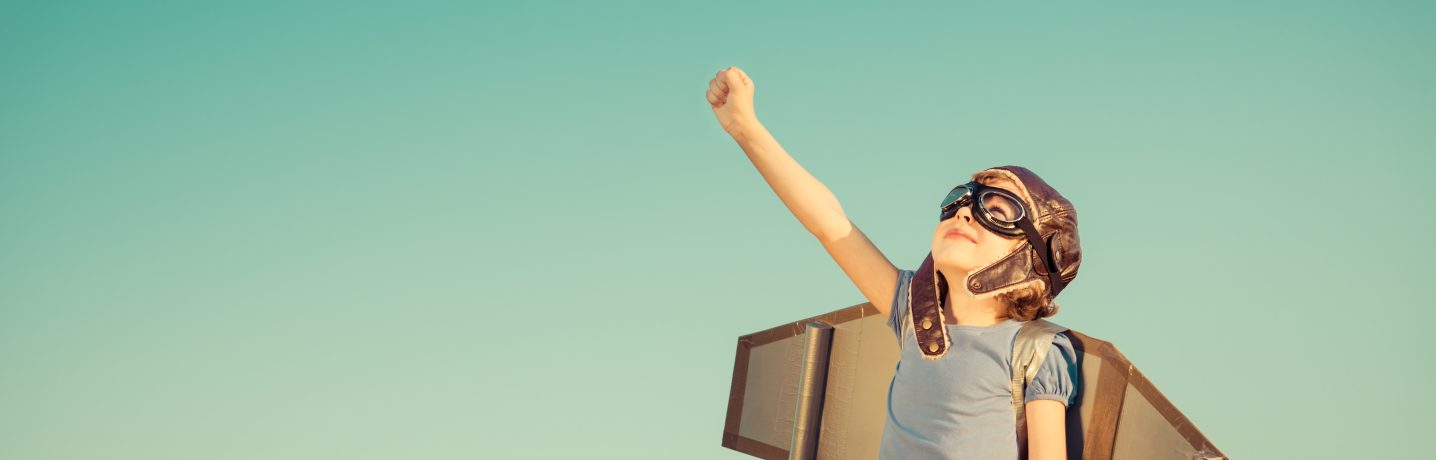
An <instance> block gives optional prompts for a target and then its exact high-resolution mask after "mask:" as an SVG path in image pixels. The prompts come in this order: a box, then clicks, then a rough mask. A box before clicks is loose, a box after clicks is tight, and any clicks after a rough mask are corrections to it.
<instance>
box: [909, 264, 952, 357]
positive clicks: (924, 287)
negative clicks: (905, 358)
mask: <svg viewBox="0 0 1436 460" xmlns="http://www.w3.org/2000/svg"><path fill="white" fill-rule="evenodd" d="M911 283H912V284H911V286H910V288H911V289H912V291H911V294H910V295H909V296H908V312H909V313H911V315H910V317H911V318H912V331H913V334H914V335H915V336H916V339H917V345H918V350H919V351H921V352H922V357H923V358H924V359H929V360H935V359H938V358H941V357H943V355H945V354H947V349H948V347H949V346H951V344H952V342H951V338H949V337H948V336H947V319H946V318H945V317H944V315H943V314H942V308H943V302H944V301H946V300H947V290H948V289H949V285H948V283H947V277H946V276H945V275H943V274H942V272H939V271H937V266H936V265H935V264H934V263H933V260H932V253H931V252H928V254H927V258H926V259H923V261H922V266H920V267H918V269H917V273H916V274H914V275H913V279H912V281H911Z"/></svg>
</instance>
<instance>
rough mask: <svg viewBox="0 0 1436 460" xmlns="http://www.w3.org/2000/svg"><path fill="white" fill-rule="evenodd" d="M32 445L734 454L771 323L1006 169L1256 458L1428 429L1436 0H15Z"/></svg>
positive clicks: (1364, 448)
mask: <svg viewBox="0 0 1436 460" xmlns="http://www.w3.org/2000/svg"><path fill="white" fill-rule="evenodd" d="M4 11H5V13H4V14H3V15H0V63H3V64H0V369H4V372H3V373H0V458H6V459H101V458H103V459H146V460H156V459H193V458H205V459H214V460H222V459H260V458H262V459H314V458H343V459H392V458H422V459H440V458H444V459H447V458H454V459H457V458H496V459H497V458H670V457H681V458H695V459H737V458H744V457H743V456H742V455H740V454H738V453H736V452H733V451H729V450H727V449H724V448H722V447H720V445H719V442H720V439H721V433H722V427H723V419H724V413H725V410H726V403H727V397H728V390H729V376H730V373H731V372H732V367H733V353H734V348H735V347H734V345H735V342H736V339H737V337H738V336H740V335H743V334H748V333H751V332H755V331H758V330H762V329H766V328H768V327H771V326H774V325H777V324H779V323H782V322H786V321H792V320H795V319H799V318H803V317H806V316H811V315H816V314H819V313H824V312H827V311H830V310H834V309H837V308H841V307H846V306H849V305H853V304H857V303H861V302H863V301H864V300H863V299H862V297H861V294H860V293H859V292H858V291H857V289H856V288H854V287H853V286H852V284H851V282H850V281H849V280H848V279H847V278H846V276H845V275H844V274H843V272H842V271H841V270H839V269H838V267H837V266H836V265H835V264H834V263H833V262H832V259H831V258H830V257H829V256H828V255H827V254H826V253H825V252H824V251H823V249H822V247H821V246H820V245H819V244H818V242H817V241H816V240H815V239H814V238H813V237H812V236H811V235H809V234H808V233H807V232H806V231H805V230H804V229H803V227H802V226H801V225H799V224H798V222H797V220H796V219H794V218H793V216H792V215H791V214H789V213H788V211H787V209H786V208H784V207H783V205H782V203H781V202H779V201H778V199H777V198H776V196H775V195H773V193H772V191H771V190H770V189H769V188H768V186H767V184H766V183H764V182H763V180H762V178H761V177H760V176H759V175H758V173H757V171H756V170H755V169H754V168H753V167H752V165H751V164H750V163H749V162H748V160H747V158H746V157H745V156H744V155H743V153H742V151H741V150H740V149H739V148H738V147H737V145H736V144H735V143H734V142H733V141H732V140H731V139H730V138H728V137H727V135H726V134H724V133H723V131H722V130H721V129H720V128H719V127H718V125H717V123H716V121H715V120H714V117H713V114H712V112H711V111H710V109H709V107H708V104H707V102H706V101H705V100H704V94H703V93H704V91H705V90H706V88H707V83H708V79H709V78H711V77H712V76H713V74H714V73H715V72H717V71H718V70H720V69H722V68H725V67H727V66H739V67H742V68H743V69H744V70H745V71H747V72H748V74H749V75H750V76H752V77H753V79H754V81H755V83H756V85H757V96H756V106H757V111H758V114H759V117H760V118H761V119H762V120H763V122H764V123H765V125H766V126H767V127H768V128H769V130H770V131H772V132H773V133H774V134H775V135H776V137H777V138H778V140H779V141H780V142H781V143H782V144H783V146H784V147H785V148H786V149H787V150H788V151H789V152H790V153H791V154H792V155H793V157H794V158H796V159H797V160H798V161H799V162H800V163H802V164H803V165H804V166H805V167H807V168H808V170H809V171H811V172H812V173H813V174H814V175H815V176H817V177H818V178H819V179H821V180H822V181H823V182H824V183H825V184H826V185H827V186H828V187H829V188H830V189H831V190H832V191H833V192H834V193H835V194H836V195H837V196H838V198H839V200H841V202H842V203H843V205H844V208H845V210H846V211H847V213H848V215H849V217H850V218H852V220H853V221H854V222H855V223H857V225H858V226H859V227H861V228H862V229H863V231H864V232H866V233H867V234H868V235H869V237H871V238H872V240H873V241H874V242H875V243H876V244H877V245H878V246H879V247H880V248H881V249H882V250H883V251H884V252H885V253H886V254H887V255H888V257H889V258H890V259H891V260H892V261H893V262H894V263H895V264H897V265H898V266H899V267H902V268H907V269H912V268H916V267H917V265H918V264H919V263H920V262H921V261H922V259H923V257H924V256H926V254H927V251H928V245H929V243H930V239H931V232H932V229H933V226H934V225H935V224H936V222H935V220H936V219H935V211H936V210H935V207H936V205H937V202H938V201H939V200H940V199H941V198H942V197H943V195H944V194H945V193H946V192H947V190H948V189H949V188H950V187H952V186H953V185H955V184H956V183H957V182H960V181H965V180H966V177H967V175H968V174H970V173H971V172H973V171H975V170H978V169H982V168H985V167H989V166H995V165H1001V164H1020V165H1025V166H1027V167H1029V168H1031V169H1032V170H1034V171H1036V172H1037V173H1039V174H1041V175H1042V177H1043V178H1044V179H1046V180H1047V181H1048V182H1050V183H1051V184H1053V185H1054V186H1055V187H1056V188H1057V189H1058V190H1061V191H1062V192H1063V194H1064V195H1066V196H1067V197H1068V198H1069V199H1070V200H1071V201H1072V202H1073V203H1074V204H1075V206H1076V208H1077V210H1078V212H1079V215H1080V218H1081V231H1082V233H1081V235H1082V245H1083V249H1084V262H1083V265H1082V269H1081V276H1079V277H1078V279H1077V280H1076V281H1075V282H1074V283H1073V284H1072V285H1071V286H1070V287H1069V288H1068V289H1067V290H1066V291H1064V292H1063V295H1062V296H1061V297H1060V298H1059V301H1060V302H1061V305H1062V310H1061V313H1060V314H1059V315H1058V316H1056V317H1054V318H1053V320H1054V321H1057V322H1059V323H1061V324H1063V325H1066V326H1069V327H1072V328H1074V329H1077V330H1079V331H1083V332H1085V333H1087V334H1089V335H1092V336H1094V337H1099V338H1103V339H1106V340H1109V341H1111V342H1113V343H1115V344H1116V345H1117V346H1118V347H1119V348H1120V349H1121V350H1122V351H1123V352H1124V353H1125V354H1126V355H1127V356H1128V357H1129V358H1131V359H1132V361H1133V362H1134V363H1136V364H1137V366H1138V367H1139V368H1140V369H1141V370H1142V371H1143V372H1145V373H1146V375H1147V376H1148V377H1149V378H1150V379H1151V380H1152V381H1153V382H1154V383H1155V384H1156V385H1157V386H1158V387H1159V388H1160V389H1161V390H1162V392H1163V393H1164V394H1166V396H1167V397H1168V398H1170V399H1171V400H1172V401H1173V402H1174V403H1175V404H1176V405H1177V407H1178V408H1180V409H1181V410H1182V411H1183V412H1184V413H1185V414H1186V415H1187V416H1188V417H1190V418H1191V419H1192V420H1193V421H1194V422H1195V423H1196V425H1197V426H1198V427H1199V428H1200V429H1201V430H1202V431H1203V432H1204V433H1205V434H1207V435H1208V436H1209V437H1210V438H1211V439H1212V440H1213V441H1214V442H1215V443H1216V445H1217V446H1218V447H1220V448H1222V449H1223V450H1224V451H1226V452H1227V453H1228V454H1229V455H1231V456H1234V457H1236V458H1238V459H1246V458H1252V459H1258V458H1333V459H1335V458H1409V457H1415V456H1419V455H1423V454H1425V453H1427V452H1428V450H1429V447H1428V446H1427V445H1426V443H1425V442H1424V441H1423V439H1424V438H1423V437H1422V436H1424V435H1425V433H1424V429H1425V428H1428V427H1429V426H1430V422H1429V421H1428V418H1429V414H1430V413H1431V412H1432V411H1433V410H1436V396H1433V394H1432V393H1431V392H1430V391H1427V390H1421V389H1420V388H1427V387H1426V386H1425V385H1426V384H1427V383H1426V382H1428V381H1430V380H1431V379H1432V378H1433V377H1436V360H1433V359H1431V358H1430V356H1429V354H1428V353H1426V349H1427V348H1428V344H1427V341H1426V340H1425V339H1422V338H1421V337H1425V336H1428V335H1430V332H1429V330H1428V327H1429V325H1431V324H1433V322H1436V313H1433V312H1432V309H1433V307H1436V302H1433V301H1432V300H1431V297H1430V295H1429V294H1428V293H1427V291H1426V290H1425V289H1423V288H1422V287H1421V286H1429V285H1431V284H1432V281H1431V278H1432V275H1433V272H1436V270H1432V269H1431V268H1430V266H1429V263H1430V262H1429V261H1430V260H1432V257H1433V255H1436V254H1433V252H1436V251H1433V250H1432V245H1431V239H1430V232H1431V229H1432V228H1433V224H1436V218H1433V214H1432V211H1433V206H1432V205H1431V199H1432V198H1433V195H1436V194H1433V193H1431V192H1430V191H1428V190H1427V189H1426V184H1427V183H1429V179H1428V175H1429V174H1430V172H1432V171H1436V160H1433V154H1436V151H1433V150H1436V135H1433V134H1432V133H1433V132H1436V131H1433V129H1432V128H1433V126H1436V92H1433V88H1436V40H1433V39H1432V35H1431V30H1432V27H1433V25H1436V24H1433V19H1436V8H1433V6H1432V5H1430V4H1428V3H1424V2H1370V1H1368V2H1265V3H1261V4H1256V3H1254V2H1183V3H1173V4H1166V5H1156V4H1153V3H1152V2H1101V3H1092V2H1084V3H1082V4H1080V5H1078V4H1061V5H1043V6H1042V7H1040V8H1038V7H1017V6H1012V5H1009V4H1005V3H1001V4H999V3H970V2H941V3H921V4H914V3H895V4H894V3H888V4H884V5H882V6H879V5H878V4H876V3H869V4H839V3H836V2H794V3H773V2H719V3H714V2H703V3H698V2H692V3H679V2H566V3H533V2H518V1H509V2H492V1H484V2H477V3H476V2H457V1H450V2H443V1H439V2H402V3H400V2H394V3H391V4H383V3H375V2H353V1H349V2H338V1H332V2H305V3H303V4H299V3H296V2H239V3H236V2H224V3H220V2H214V3H210V4H203V3H198V2H145V3H143V4H138V3H134V2H129V3H121V2H80V3H75V2H24V3H21V2H7V3H6V4H5V7H4Z"/></svg>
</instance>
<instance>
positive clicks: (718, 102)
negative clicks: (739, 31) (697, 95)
mask: <svg viewBox="0 0 1436 460" xmlns="http://www.w3.org/2000/svg"><path fill="white" fill-rule="evenodd" d="M708 105H710V106H712V107H713V115H714V116H717V117H718V124H719V125H722V126H723V131H726V132H727V133H728V134H730V135H732V134H734V133H735V132H736V131H737V130H739V129H742V128H743V127H744V126H746V125H748V124H755V123H757V122H758V116H757V115H755V114H754V113H753V80H752V79H750V78H748V74H747V73H744V72H743V69H739V68H737V67H729V68H726V69H723V70H720V71H718V74H717V75H716V76H714V77H713V79H712V80H709V81H708Z"/></svg>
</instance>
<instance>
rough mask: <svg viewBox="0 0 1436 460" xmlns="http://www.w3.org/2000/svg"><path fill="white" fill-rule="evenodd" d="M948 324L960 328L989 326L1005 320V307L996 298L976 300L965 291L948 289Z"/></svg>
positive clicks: (945, 312) (946, 313)
mask: <svg viewBox="0 0 1436 460" xmlns="http://www.w3.org/2000/svg"><path fill="white" fill-rule="evenodd" d="M947 305H948V308H947V311H944V312H943V314H944V315H946V316H947V318H946V320H947V322H948V324H957V325H961V326H991V325H994V324H997V323H1000V322H1003V321H1005V320H1007V318H1008V316H1007V306H1006V305H1004V304H1003V303H1002V302H1001V301H999V300H998V299H997V298H996V297H988V298H985V299H978V298H977V297H975V296H973V295H972V293H971V292H967V290H957V289H949V290H948V292H947Z"/></svg>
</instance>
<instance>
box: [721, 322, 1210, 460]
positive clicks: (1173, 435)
mask: <svg viewBox="0 0 1436 460" xmlns="http://www.w3.org/2000/svg"><path fill="white" fill-rule="evenodd" d="M1064 334H1067V336H1068V338H1070V339H1072V344H1073V346H1074V348H1075V349H1076V350H1077V362H1078V365H1079V367H1080V368H1081V374H1080V375H1079V377H1080V379H1079V382H1078V386H1077V388H1078V389H1079V390H1080V392H1081V393H1082V395H1081V399H1080V400H1079V401H1078V402H1077V403H1076V404H1074V405H1073V406H1072V407H1071V408H1069V410H1068V411H1067V443H1068V449H1067V452H1068V457H1069V458H1073V459H1079V458H1080V459H1088V460H1094V459H1096V460H1111V459H1117V460H1139V459H1140V460H1148V459H1154V460H1167V459H1170V460H1217V459H1226V456H1225V454H1223V453H1222V452H1221V451H1220V450H1218V449H1217V448H1216V446H1213V445H1212V443H1211V441H1209V440H1208V439H1207V438H1206V437H1205V436H1203V435H1202V433H1201V432H1200V431H1198V430H1197V427H1196V426H1195V425H1193V424H1192V422H1191V421H1190V420H1188V419H1187V417H1186V416H1184V415H1182V413H1181V412H1180V411H1178V410H1177V408H1176V407H1175V406H1173V405H1172V403H1171V402H1170V401H1168V400H1167V398H1166V397H1165V396H1163V395H1162V393H1161V392H1160V391H1157V387H1155V386H1153V385H1152V382H1151V381H1149V380H1147V378H1146V376H1144V375H1142V373H1141V372H1140V371H1138V370H1137V368H1136V367H1135V366H1133V365H1132V363H1131V361H1128V360H1127V357H1126V356H1123V355H1122V353H1121V352H1119V351H1117V348H1116V347H1114V346H1112V344H1111V343H1108V342H1106V341H1102V340H1098V339H1094V338H1092V337H1089V336H1087V335H1085V334H1082V333H1080V332H1076V331H1071V330H1069V331H1067V332H1064ZM897 361H898V347H897V340H896V339H895V338H894V337H893V333H892V330H891V329H889V328H888V326H887V323H886V321H885V318H884V317H883V316H882V315H880V314H878V312H877V310H876V309H875V308H873V306H872V304H870V303H863V304H859V305H854V306H851V307H847V308H843V309H840V310H837V311H833V312H830V313H827V314H823V315H818V316H815V317H812V318H806V319H803V320H799V321H794V322H792V323H787V324H783V325H780V326H777V327H774V328H771V329H768V330H764V331H760V332H755V333H752V334H748V335H744V336H742V337H739V338H738V351H737V355H736V357H735V359H734V363H733V384H732V387H731V389H730V391H729V395H728V416H727V420H726V422H725V423H724V426H723V446H724V447H727V448H729V449H733V450H736V451H739V452H742V453H745V454H748V455H752V456H754V457H759V458H764V459H782V458H821V459H876V458H877V457H878V444H879V442H880V441H881V440H882V431H883V424H884V423H885V422H886V420H887V414H886V411H887V392H888V385H889V383H891V381H892V376H893V371H894V369H895V368H896V365H897Z"/></svg>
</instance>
